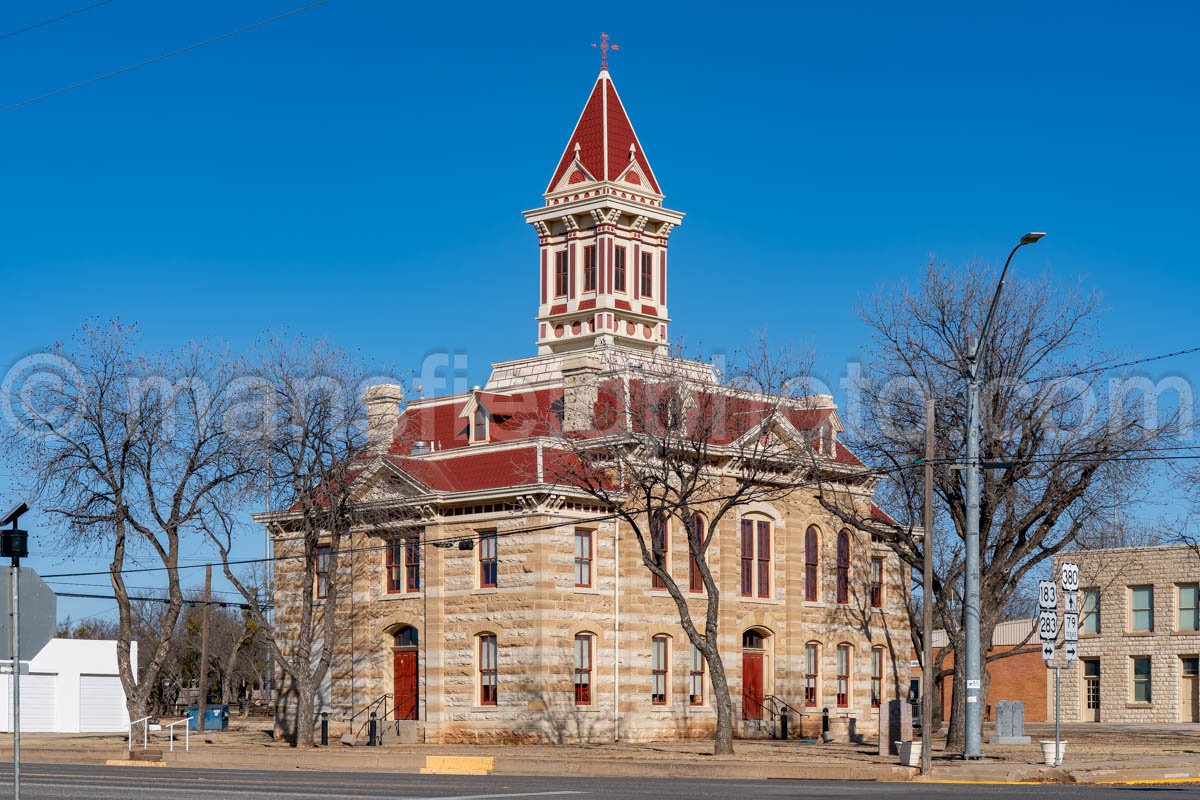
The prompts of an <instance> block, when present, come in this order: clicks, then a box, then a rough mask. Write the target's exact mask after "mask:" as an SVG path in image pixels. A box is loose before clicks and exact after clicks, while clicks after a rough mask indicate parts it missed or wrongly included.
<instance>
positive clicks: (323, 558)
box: [315, 544, 333, 600]
mask: <svg viewBox="0 0 1200 800" xmlns="http://www.w3.org/2000/svg"><path fill="white" fill-rule="evenodd" d="M332 553H333V551H332V549H330V547H329V545H327V544H319V545H317V549H316V553H315V555H316V561H317V581H316V583H317V585H316V587H315V589H316V595H317V599H318V600H324V599H325V598H326V597H328V596H329V562H330V560H331V559H332V557H333V555H332Z"/></svg>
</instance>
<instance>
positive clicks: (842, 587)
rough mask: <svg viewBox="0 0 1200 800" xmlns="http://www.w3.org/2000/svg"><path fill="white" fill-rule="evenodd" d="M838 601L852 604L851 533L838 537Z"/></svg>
mask: <svg viewBox="0 0 1200 800" xmlns="http://www.w3.org/2000/svg"><path fill="white" fill-rule="evenodd" d="M837 601H838V602H839V603H841V604H843V605H844V604H846V603H849V602H850V532H849V531H842V532H841V533H839V534H838V536H837Z"/></svg>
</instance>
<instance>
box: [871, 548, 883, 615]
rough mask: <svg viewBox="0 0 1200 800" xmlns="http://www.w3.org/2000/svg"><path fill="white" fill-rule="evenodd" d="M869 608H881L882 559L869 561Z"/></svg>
mask: <svg viewBox="0 0 1200 800" xmlns="http://www.w3.org/2000/svg"><path fill="white" fill-rule="evenodd" d="M871 608H883V559H882V558H872V559H871Z"/></svg>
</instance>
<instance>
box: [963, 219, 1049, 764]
mask: <svg viewBox="0 0 1200 800" xmlns="http://www.w3.org/2000/svg"><path fill="white" fill-rule="evenodd" d="M1045 235H1046V234H1045V233H1042V232H1038V231H1034V232H1030V233H1027V234H1025V235H1024V236H1022V237H1021V240H1020V241H1019V242H1017V245H1016V247H1014V248H1013V249H1012V251H1011V252H1010V253H1009V254H1008V258H1007V259H1005V261H1004V269H1002V270H1001V271H1000V282H999V283H998V284H997V285H996V292H995V294H993V295H992V304H991V306H989V307H988V313H987V316H986V317H985V318H984V320H983V328H981V329H980V331H979V338H975V337H972V338H971V339H969V340H968V342H967V531H966V537H965V538H966V553H965V562H966V563H965V564H964V567H965V569H964V577H963V582H964V583H965V586H964V587H963V594H964V602H963V634H964V637H963V638H964V639H965V640H966V650H967V653H966V656H967V657H966V664H965V666H966V683H967V687H966V688H967V697H966V703H965V704H964V705H965V706H966V713H965V715H964V716H965V727H966V730H965V734H966V735H965V741H964V743H963V758H979V757H981V756H982V755H983V709H982V706H981V704H980V702H979V695H980V691H981V688H982V686H983V683H982V679H983V672H982V669H981V664H980V653H979V476H980V463H979V360H980V359H979V356H980V351H981V350H982V349H983V348H984V347H985V346H986V345H987V335H988V331H989V330H990V329H991V326H992V317H993V316H995V313H996V306H997V305H999V304H1000V293H1001V292H1002V291H1004V279H1005V277H1006V276H1007V275H1008V265H1009V264H1010V263H1012V259H1013V256H1014V255H1016V254H1017V251H1018V250H1020V249H1021V248H1022V247H1024V246H1026V245H1030V244H1034V243H1036V242H1037V241H1038V240H1039V239H1041V238H1042V237H1043V236H1045Z"/></svg>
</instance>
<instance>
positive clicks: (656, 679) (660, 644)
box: [650, 634, 671, 706]
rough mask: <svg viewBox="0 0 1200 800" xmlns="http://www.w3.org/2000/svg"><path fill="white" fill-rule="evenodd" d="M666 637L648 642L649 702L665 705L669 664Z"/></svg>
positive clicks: (661, 636) (660, 636)
mask: <svg viewBox="0 0 1200 800" xmlns="http://www.w3.org/2000/svg"><path fill="white" fill-rule="evenodd" d="M667 647H668V641H667V637H666V636H665V635H663V634H659V635H658V636H655V637H654V638H653V639H651V640H650V702H651V703H653V704H654V705H656V706H665V705H666V704H667V685H668V684H669V683H670V681H669V679H668V674H669V673H668V667H669V665H670V663H671V661H670V655H669V651H668V649H667Z"/></svg>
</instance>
